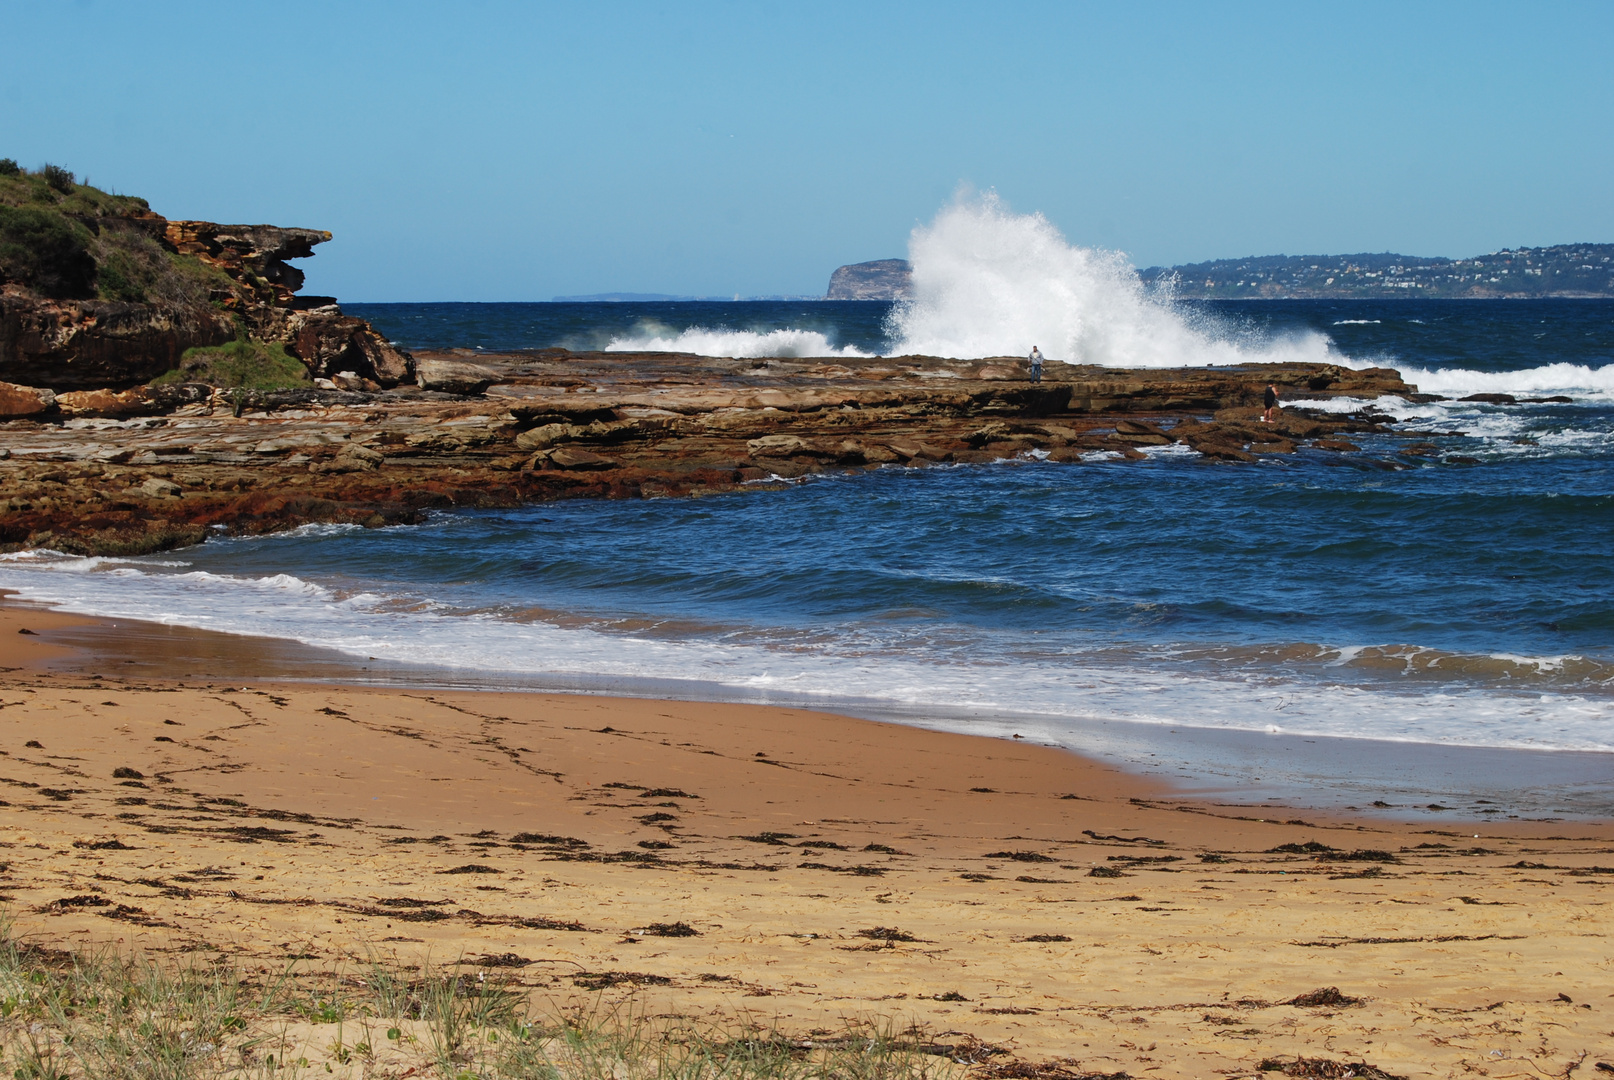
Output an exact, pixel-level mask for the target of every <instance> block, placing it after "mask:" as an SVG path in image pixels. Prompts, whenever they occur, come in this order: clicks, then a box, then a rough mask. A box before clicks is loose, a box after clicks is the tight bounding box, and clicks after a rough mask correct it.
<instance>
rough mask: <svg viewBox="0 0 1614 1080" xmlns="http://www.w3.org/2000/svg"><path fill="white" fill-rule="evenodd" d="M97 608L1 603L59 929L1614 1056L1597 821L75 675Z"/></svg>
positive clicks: (1102, 1033)
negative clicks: (1273, 805) (1429, 816)
mask: <svg viewBox="0 0 1614 1080" xmlns="http://www.w3.org/2000/svg"><path fill="white" fill-rule="evenodd" d="M89 621H90V620H85V619H80V618H76V617H70V616H63V615H57V614H53V613H49V612H45V611H42V610H39V609H35V608H30V607H27V606H24V605H18V604H7V605H4V606H0V647H3V649H4V652H3V653H0V667H3V669H4V673H3V676H0V758H3V763H0V773H3V775H0V782H3V785H4V791H0V799H3V800H4V803H3V811H0V813H3V817H0V823H3V830H0V845H3V847H4V854H3V856H0V858H3V861H4V863H5V870H4V876H3V877H0V887H3V890H4V894H5V897H6V901H7V904H6V908H7V911H8V912H9V916H10V918H11V920H12V924H13V933H14V934H16V935H18V936H19V937H22V938H24V939H26V940H28V941H31V942H34V943H36V944H41V945H46V946H49V947H53V948H66V947H85V946H109V945H110V946H113V947H116V948H118V949H122V950H129V951H140V952H144V953H148V954H152V955H173V956H175V957H176V958H178V957H186V956H189V957H206V958H209V959H212V958H215V957H221V956H222V957H226V958H228V959H230V960H232V961H233V962H235V963H237V964H239V965H240V966H241V967H242V969H243V970H247V971H252V970H259V971H270V970H274V969H279V968H283V967H284V966H285V965H286V964H287V962H288V959H289V958H299V960H298V963H299V964H301V965H303V966H304V967H312V968H320V967H327V968H331V969H339V968H341V967H342V966H343V965H349V966H351V965H353V964H355V963H360V962H362V961H363V960H364V959H365V958H366V957H384V958H393V959H396V961H397V962H398V963H400V964H419V963H421V962H423V961H428V960H429V961H431V962H435V963H442V964H448V963H454V962H456V961H459V962H462V963H465V964H468V965H470V966H471V967H476V966H477V965H478V964H481V965H483V966H484V967H487V966H489V965H493V966H497V968H498V970H499V971H501V972H502V973H503V974H506V975H509V976H510V977H512V978H514V979H515V980H516V981H517V982H518V983H519V984H520V985H521V986H522V987H525V988H528V990H529V991H530V992H531V993H532V994H534V995H537V996H539V997H542V998H543V999H545V1000H546V1001H551V1002H555V1003H557V1004H564V1003H567V1002H573V1003H575V1002H577V1001H580V1000H584V1001H586V1000H587V999H591V998H594V997H597V996H599V997H603V998H604V999H607V1000H609V1001H616V1000H619V999H624V998H630V997H631V998H633V999H635V1001H636V1002H637V1003H639V1004H641V1005H642V1006H643V1007H644V1008H646V1009H649V1010H652V1011H655V1012H658V1013H678V1014H682V1015H691V1016H697V1017H702V1018H713V1019H719V1020H721V1019H722V1018H724V1017H737V1016H742V1015H744V1016H749V1017H752V1018H759V1017H760V1018H763V1019H765V1020H767V1021H769V1022H772V1023H776V1024H777V1025H778V1026H779V1027H780V1028H781V1029H783V1030H786V1031H789V1032H795V1033H799V1034H803V1035H806V1034H810V1033H811V1032H814V1031H820V1032H822V1031H829V1030H836V1029H839V1028H841V1027H843V1026H844V1023H845V1022H846V1021H847V1020H848V1019H862V1020H867V1019H876V1020H887V1021H890V1022H892V1023H894V1024H897V1025H900V1026H907V1025H909V1024H917V1025H918V1026H919V1027H920V1028H922V1029H924V1030H925V1031H927V1032H928V1033H930V1034H931V1035H932V1036H934V1037H935V1038H937V1039H938V1040H940V1041H944V1042H948V1043H949V1044H956V1045H960V1046H963V1045H969V1046H977V1044H978V1046H977V1048H978V1049H979V1048H980V1047H985V1048H987V1049H988V1050H995V1051H997V1053H995V1054H979V1055H977V1056H979V1057H980V1059H981V1060H983V1061H991V1062H999V1063H1001V1062H1005V1061H1020V1062H1027V1063H1038V1064H1042V1065H1047V1064H1048V1063H1058V1064H1059V1066H1060V1067H1061V1068H1064V1069H1065V1070H1066V1071H1067V1072H1071V1073H1076V1074H1081V1073H1108V1074H1114V1073H1121V1072H1125V1073H1126V1074H1128V1075H1131V1076H1145V1075H1158V1076H1212V1075H1253V1074H1254V1073H1255V1071H1256V1069H1257V1068H1258V1066H1259V1065H1260V1064H1261V1063H1262V1062H1263V1061H1265V1062H1268V1063H1269V1064H1270V1063H1271V1062H1272V1061H1274V1060H1276V1061H1292V1060H1293V1059H1294V1058H1295V1057H1297V1056H1304V1057H1307V1058H1314V1057H1323V1058H1328V1059H1330V1060H1336V1061H1340V1062H1352V1063H1354V1062H1367V1063H1369V1064H1371V1065H1372V1066H1375V1067H1377V1068H1379V1069H1381V1070H1384V1071H1386V1072H1388V1073H1391V1074H1400V1075H1407V1076H1456V1075H1466V1074H1475V1075H1487V1076H1498V1077H1500V1076H1551V1075H1568V1073H1567V1072H1565V1070H1566V1069H1567V1068H1569V1067H1570V1066H1572V1065H1574V1064H1575V1063H1576V1062H1577V1061H1580V1060H1582V1058H1583V1056H1584V1062H1585V1064H1584V1068H1585V1071H1586V1072H1588V1073H1589V1072H1590V1071H1591V1066H1592V1063H1593V1062H1595V1061H1597V1060H1600V1058H1599V1055H1601V1060H1607V1059H1609V1058H1611V1057H1614V1017H1611V1015H1610V1011H1611V1009H1614V995H1610V994H1609V986H1610V985H1611V978H1610V976H1611V970H1610V968H1611V964H1614V953H1611V951H1610V946H1609V938H1608V936H1607V930H1608V910H1607V905H1608V900H1609V894H1607V893H1606V892H1605V891H1604V890H1605V889H1606V888H1608V887H1609V886H1610V885H1614V828H1611V827H1610V826H1609V825H1607V824H1606V823H1586V822H1557V823H1543V822H1494V821H1493V822H1469V821H1457V820H1453V821H1443V822H1442V823H1440V824H1438V825H1434V826H1432V825H1430V824H1429V823H1427V822H1417V823H1406V824H1398V823H1394V822H1385V821H1381V820H1366V819H1353V818H1338V819H1325V818H1321V817H1319V816H1317V815H1315V814H1311V813H1308V814H1307V820H1299V819H1298V818H1291V817H1288V816H1285V817H1284V818H1283V819H1282V820H1279V819H1270V820H1257V819H1256V818H1255V817H1254V816H1253V813H1254V812H1252V811H1250V810H1249V809H1247V808H1239V807H1230V806H1225V805H1217V804H1215V803H1213V802H1210V801H1196V800H1193V799H1191V798H1188V797H1186V796H1183V795H1181V794H1179V793H1176V792H1174V791H1173V790H1172V789H1171V788H1169V787H1168V786H1166V785H1164V784H1163V783H1158V782H1154V781H1153V780H1152V779H1149V778H1139V777H1137V776H1133V775H1129V774H1126V773H1122V772H1119V771H1116V770H1114V769H1112V768H1110V767H1108V766H1106V765H1102V764H1098V763H1095V762H1092V761H1088V760H1084V759H1082V758H1079V757H1076V756H1073V755H1070V754H1067V753H1063V752H1059V751H1055V750H1050V749H1047V748H1043V747H1036V746H1030V745H1025V744H1023V743H1017V742H1015V741H1012V740H987V739H981V738H973V737H968V736H960V735H949V734H941V733H935V732H927V731H922V730H917V729H913V728H907V727H901V726H895V725H886V724H878V723H872V722H868V721H863V720H856V719H851V718H846V717H839V716H833V715H827V714H822V713H816V712H808V711H803V710H794V709H782V708H761V707H752V706H744V705H725V704H703V703H687V702H663V701H650V700H627V699H615V698H607V697H596V696H585V695H543V694H510V693H494V692H463V691H460V692H442V691H435V690H431V689H421V688H409V687H405V688H385V687H375V686H361V685H355V684H352V683H348V684H343V683H340V682H307V681H302V682H295V681H283V680H270V679H261V680H252V681H230V682H228V683H226V682H223V681H220V680H218V679H214V680H212V681H209V680H207V679H206V678H199V677H197V676H196V675H195V674H194V673H185V674H183V675H177V674H174V673H167V674H166V675H164V674H157V675H147V674H144V672H145V671H146V670H147V666H146V665H140V670H141V671H142V672H143V673H142V674H141V675H139V676H133V675H128V674H123V675H120V674H119V672H118V671H117V670H106V671H103V672H95V673H91V674H85V673H83V672H85V671H87V670H88V669H89V668H93V667H94V666H95V664H94V658H93V657H90V658H88V660H86V658H85V657H83V656H82V655H80V656H79V657H78V658H77V661H76V662H75V664H74V665H72V668H71V669H70V670H68V669H60V668H59V666H58V668H54V669H53V667H52V664H53V663H56V664H58V665H59V663H60V661H62V660H63V659H64V658H65V657H68V656H69V655H70V653H71V650H69V649H68V648H67V647H66V646H63V645H61V644H53V636H54V635H58V634H61V635H63V636H66V632H67V631H69V630H71V629H72V628H73V627H74V626H83V625H84V624H85V623H87V622H89ZM119 630H120V632H123V633H127V634H129V635H132V636H138V635H141V634H142V628H141V627H140V626H139V625H137V624H123V625H122V626H121V627H120V628H119ZM159 632H160V633H161V634H166V635H172V634H175V633H178V634H181V635H188V636H190V637H191V638H193V639H196V641H197V642H202V641H204V639H205V643H204V644H197V645H196V647H195V648H194V649H192V650H190V651H192V652H197V651H200V652H203V653H206V652H207V651H208V650H214V651H215V652H217V651H220V650H222V651H223V652H226V653H227V652H229V651H230V650H232V649H236V650H240V651H241V653H242V655H243V656H247V657H250V656H253V655H255V654H256V655H260V656H261V655H262V654H263V652H264V651H265V650H266V649H272V643H264V642H260V641H255V640H253V639H244V638H225V637H223V636H222V635H208V634H205V633H202V632H198V631H173V630H169V629H167V628H163V629H161V630H160V631H157V630H155V629H154V630H153V633H159ZM113 666H116V665H113ZM222 666H223V667H226V668H227V667H228V666H229V665H222ZM123 670H124V671H125V672H127V671H128V670H130V668H129V666H127V665H124V666H123ZM319 674H320V675H321V676H326V675H328V674H329V673H328V672H320V673H319ZM353 674H354V675H355V677H358V676H359V673H358V672H357V671H355V672H354V673H353ZM1328 988H1337V994H1334V993H1324V994H1322V995H1320V996H1317V997H1314V998H1307V997H1305V995H1309V994H1312V993H1313V992H1315V991H1319V990H1327V989H1328ZM1308 1001H1315V1002H1317V1003H1316V1004H1308V1003H1307V1002H1308ZM314 1041H315V1042H318V1041H319V1040H317V1039H316V1040H314ZM327 1041H328V1040H327ZM354 1075H358V1074H356V1073H355V1074H354ZM378 1075H385V1073H381V1074H378ZM1307 1075H1323V1074H1321V1073H1311V1074H1307ZM1329 1075H1335V1074H1329Z"/></svg>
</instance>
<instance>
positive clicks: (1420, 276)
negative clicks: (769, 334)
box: [827, 244, 1614, 300]
mask: <svg viewBox="0 0 1614 1080" xmlns="http://www.w3.org/2000/svg"><path fill="white" fill-rule="evenodd" d="M911 273H912V268H911V267H910V266H909V264H908V262H907V260H905V259H880V260H877V261H874V262H866V263H852V264H850V265H848V266H842V267H840V268H838V269H837V270H836V271H835V273H834V274H833V275H832V276H831V278H830V287H829V291H828V296H827V298H828V299H832V300H833V299H847V300H904V299H907V297H908V295H909V294H910V292H911V288H912V284H911V282H912V277H911ZM1138 276H1139V277H1140V278H1141V279H1142V280H1143V282H1144V284H1146V285H1149V286H1152V287H1160V286H1164V287H1167V288H1169V289H1170V292H1171V294H1172V295H1173V296H1174V297H1176V298H1178V299H1183V300H1364V299H1374V300H1382V299H1417V300H1442V299H1465V300H1544V299H1554V300H1606V299H1614V244H1558V245H1555V246H1553V247H1539V248H1513V249H1508V248H1504V249H1502V250H1500V251H1493V252H1490V253H1489V254H1486V255H1476V256H1473V257H1472V258H1466V259H1448V258H1444V257H1425V256H1417V255H1399V254H1396V253H1395V252H1388V251H1387V252H1380V253H1360V254H1356V255H1256V256H1250V257H1249V258H1243V259H1213V260H1211V261H1209V262H1201V263H1186V264H1183V265H1181V266H1150V267H1146V268H1144V269H1142V270H1139V271H1138Z"/></svg>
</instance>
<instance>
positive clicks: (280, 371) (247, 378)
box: [151, 339, 312, 390]
mask: <svg viewBox="0 0 1614 1080" xmlns="http://www.w3.org/2000/svg"><path fill="white" fill-rule="evenodd" d="M311 381H312V380H310V379H309V377H308V368H306V367H304V366H303V362H302V361H301V360H299V359H297V358H296V357H295V356H292V355H291V354H290V353H288V352H287V351H286V347H285V346H284V345H282V344H280V343H279V342H270V343H268V344H265V343H264V342H262V341H251V340H247V339H240V340H237V341H232V342H230V343H229V344H228V345H218V346H212V347H208V348H197V349H186V350H185V354H184V355H183V356H181V357H180V358H179V367H177V368H175V369H174V370H172V371H170V372H168V373H167V374H164V375H160V376H158V377H157V378H155V379H153V380H151V382H152V385H153V386H161V385H163V384H165V383H186V382H199V383H207V384H208V385H209V386H223V387H234V388H239V389H242V390H294V389H297V388H299V387H305V386H308V385H310V383H311Z"/></svg>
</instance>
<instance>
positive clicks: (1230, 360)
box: [888, 192, 1339, 368]
mask: <svg viewBox="0 0 1614 1080" xmlns="http://www.w3.org/2000/svg"><path fill="white" fill-rule="evenodd" d="M908 252H909V254H908V258H909V261H910V262H911V263H912V264H913V296H912V299H910V300H908V301H906V302H904V303H901V304H898V305H897V307H896V308H895V309H894V310H893V312H892V314H891V319H890V321H889V323H888V331H889V334H890V336H891V338H892V340H893V341H894V342H896V343H897V344H896V345H895V346H893V351H894V352H896V353H910V354H912V353H917V354H923V355H929V356H948V357H958V358H963V359H973V358H976V357H985V356H1010V355H1012V356H1023V355H1025V354H1026V353H1028V352H1029V351H1030V350H1031V347H1032V346H1033V345H1036V346H1038V347H1039V348H1040V349H1041V350H1042V353H1043V355H1044V356H1046V357H1047V358H1048V359H1050V360H1055V361H1064V362H1065V363H1068V364H1097V365H1102V366H1105V367H1153V368H1164V367H1201V366H1209V365H1225V364H1247V363H1252V362H1267V363H1274V362H1310V363H1328V362H1337V361H1338V359H1339V357H1338V355H1337V354H1335V353H1334V352H1333V351H1332V348H1331V342H1330V341H1329V339H1328V337H1327V336H1326V335H1323V334H1319V333H1315V332H1308V333H1302V334H1295V335H1291V336H1286V337H1281V338H1277V339H1273V340H1268V341H1257V342H1249V341H1243V342H1241V341H1238V340H1235V339H1234V337H1233V336H1232V335H1231V334H1230V333H1229V332H1228V331H1227V329H1226V328H1225V327H1224V326H1223V325H1222V324H1221V323H1219V322H1217V321H1216V320H1215V319H1212V318H1210V317H1209V316H1201V317H1198V318H1195V319H1193V320H1192V321H1190V318H1189V316H1188V315H1186V314H1185V313H1183V312H1181V311H1179V310H1175V309H1174V308H1173V306H1172V297H1171V295H1170V292H1169V290H1168V291H1156V290H1151V289H1148V288H1146V287H1145V286H1144V284H1143V282H1142V281H1141V280H1140V279H1139V278H1138V275H1137V273H1136V271H1134V270H1133V268H1132V266H1131V264H1130V263H1129V262H1128V261H1127V258H1126V256H1125V255H1123V254H1121V253H1120V252H1116V251H1105V250H1103V249H1100V248H1088V247H1080V246H1077V245H1074V244H1071V243H1069V242H1068V241H1066V239H1065V238H1064V236H1063V235H1062V234H1061V233H1060V232H1059V230H1058V229H1057V228H1055V227H1054V225H1053V223H1052V222H1050V221H1049V220H1048V219H1047V218H1045V217H1043V216H1042V215H1041V214H1015V213H1012V212H1011V211H1010V210H1009V209H1008V208H1007V207H1006V206H1005V205H1004V204H1003V202H1002V200H1001V199H999V198H998V196H997V195H996V194H993V193H990V192H989V193H986V194H984V195H978V196H971V195H968V194H964V195H961V196H960V197H959V198H958V199H956V200H954V202H953V204H952V205H951V206H949V207H947V208H945V209H944V210H942V211H941V213H939V214H937V215H936V219H935V220H934V221H933V222H931V223H930V224H929V225H926V226H920V227H919V228H917V229H915V230H914V231H913V235H912V237H911V239H910V241H909V245H908Z"/></svg>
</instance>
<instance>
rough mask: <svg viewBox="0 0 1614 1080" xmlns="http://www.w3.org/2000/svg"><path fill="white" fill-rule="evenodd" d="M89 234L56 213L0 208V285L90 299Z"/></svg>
mask: <svg viewBox="0 0 1614 1080" xmlns="http://www.w3.org/2000/svg"><path fill="white" fill-rule="evenodd" d="M91 239H92V237H91V235H90V231H89V230H88V229H86V228H85V227H84V226H83V225H81V224H79V223H78V222H76V221H73V220H71V219H70V218H66V217H63V216H62V215H60V214H54V213H51V212H50V211H48V210H41V209H36V208H34V207H30V206H21V207H12V206H3V205H0V284H4V283H6V282H17V283H19V284H22V285H26V286H27V287H29V288H30V289H34V290H35V291H37V292H40V293H43V294H44V295H46V296H52V297H60V298H62V299H70V300H82V299H87V298H89V297H92V296H94V295H95V274H96V268H95V257H94V256H93V255H91V254H90V250H89V249H90V241H91Z"/></svg>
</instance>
